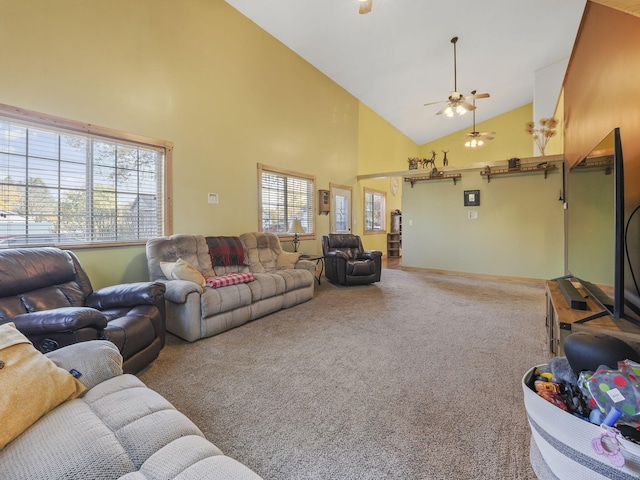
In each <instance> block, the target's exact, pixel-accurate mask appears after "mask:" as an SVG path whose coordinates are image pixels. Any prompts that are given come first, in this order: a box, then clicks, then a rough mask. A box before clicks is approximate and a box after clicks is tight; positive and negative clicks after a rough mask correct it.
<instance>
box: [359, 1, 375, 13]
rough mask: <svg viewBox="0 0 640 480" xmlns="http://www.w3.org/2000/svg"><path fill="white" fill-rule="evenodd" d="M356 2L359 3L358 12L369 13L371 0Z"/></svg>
mask: <svg viewBox="0 0 640 480" xmlns="http://www.w3.org/2000/svg"><path fill="white" fill-rule="evenodd" d="M358 3H359V4H360V8H359V9H358V13H369V12H370V11H371V6H372V3H373V0H358Z"/></svg>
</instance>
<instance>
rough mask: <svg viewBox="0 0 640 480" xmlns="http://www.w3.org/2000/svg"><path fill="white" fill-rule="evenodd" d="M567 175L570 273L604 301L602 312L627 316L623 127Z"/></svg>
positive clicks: (617, 316) (608, 137)
mask: <svg viewBox="0 0 640 480" xmlns="http://www.w3.org/2000/svg"><path fill="white" fill-rule="evenodd" d="M566 180H567V185H566V195H567V196H566V198H567V209H568V210H567V270H568V273H569V275H570V276H571V277H573V278H575V279H576V280H577V281H578V282H580V284H581V285H582V287H583V288H584V290H585V291H586V292H587V294H588V295H589V296H590V297H592V298H593V299H594V300H595V301H596V303H597V304H599V305H600V307H601V308H602V311H603V314H607V313H608V314H610V315H612V316H614V317H615V318H626V317H627V315H625V311H624V310H625V309H624V301H625V298H624V297H625V293H624V292H625V290H624V262H625V248H624V246H625V243H624V242H625V238H624V237H625V235H624V233H625V228H624V219H625V217H624V172H623V161H622V145H621V142H620V131H619V129H617V128H616V129H614V130H613V131H612V132H611V133H610V134H609V135H607V136H606V137H605V138H604V139H603V140H602V141H601V142H600V143H599V144H598V145H597V146H596V147H595V148H594V149H593V151H592V152H590V153H589V154H588V155H587V156H586V157H585V158H583V159H582V160H581V161H579V162H577V163H576V164H575V165H573V166H572V167H571V169H570V170H569V173H568V175H567V178H566ZM630 319H632V320H635V319H634V318H630Z"/></svg>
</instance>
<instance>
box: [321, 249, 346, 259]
mask: <svg viewBox="0 0 640 480" xmlns="http://www.w3.org/2000/svg"><path fill="white" fill-rule="evenodd" d="M325 258H340V259H342V260H345V261H347V260H350V258H349V255H347V254H346V253H345V252H343V251H342V250H331V251H330V252H327V253H326V254H325Z"/></svg>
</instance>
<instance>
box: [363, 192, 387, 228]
mask: <svg viewBox="0 0 640 480" xmlns="http://www.w3.org/2000/svg"><path fill="white" fill-rule="evenodd" d="M386 202H387V194H386V193H385V192H379V191H377V190H371V189H369V188H365V189H364V233H382V232H384V231H385V228H386V227H385V222H384V219H385V217H386Z"/></svg>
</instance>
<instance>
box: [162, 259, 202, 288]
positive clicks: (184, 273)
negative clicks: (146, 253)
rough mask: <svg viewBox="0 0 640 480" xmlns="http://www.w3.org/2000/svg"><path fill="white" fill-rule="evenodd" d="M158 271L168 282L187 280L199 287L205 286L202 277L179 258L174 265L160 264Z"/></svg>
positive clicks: (196, 270) (195, 269)
mask: <svg viewBox="0 0 640 480" xmlns="http://www.w3.org/2000/svg"><path fill="white" fill-rule="evenodd" d="M160 269H161V270H162V273H164V276H165V277H167V278H168V279H170V280H188V281H190V282H193V283H197V284H198V285H200V286H201V287H204V286H205V280H204V276H202V274H201V273H200V272H199V271H198V269H197V268H195V267H193V266H192V265H191V264H190V263H189V262H187V261H185V260H183V259H182V258H179V259H178V261H177V262H175V263H169V262H160Z"/></svg>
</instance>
